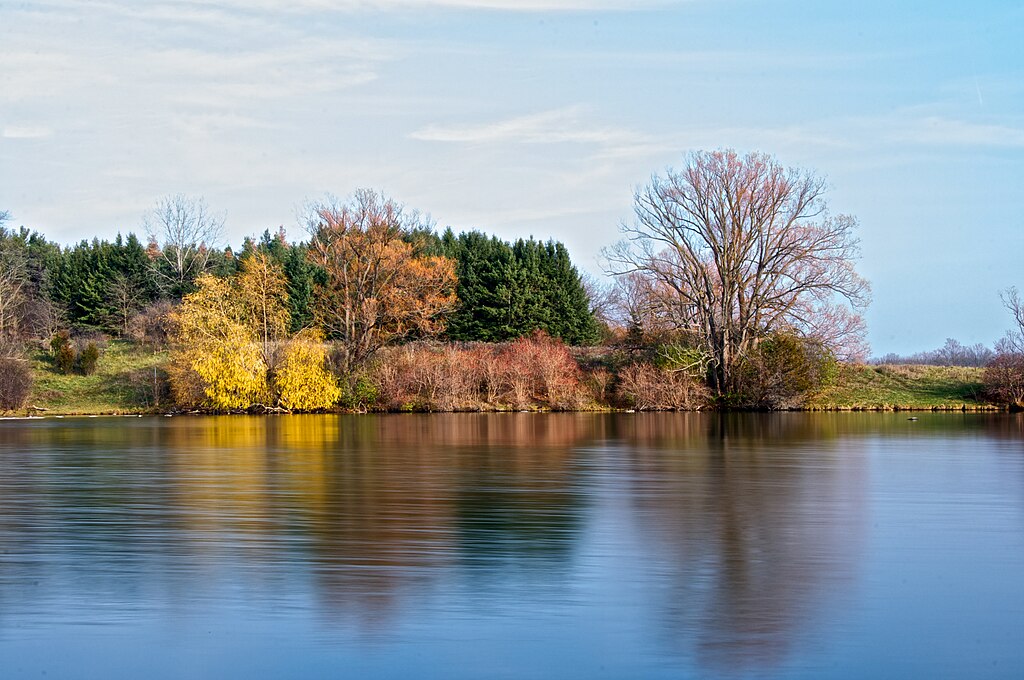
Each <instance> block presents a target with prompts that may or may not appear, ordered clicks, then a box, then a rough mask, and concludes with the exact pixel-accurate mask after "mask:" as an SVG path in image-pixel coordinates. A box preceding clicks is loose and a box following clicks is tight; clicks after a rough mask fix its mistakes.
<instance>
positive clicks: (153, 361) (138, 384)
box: [28, 341, 991, 415]
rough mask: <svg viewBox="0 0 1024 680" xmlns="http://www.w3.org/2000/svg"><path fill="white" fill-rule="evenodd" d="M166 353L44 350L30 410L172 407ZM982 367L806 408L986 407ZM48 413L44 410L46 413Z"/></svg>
mask: <svg viewBox="0 0 1024 680" xmlns="http://www.w3.org/2000/svg"><path fill="white" fill-rule="evenodd" d="M166 360H167V354H166V352H151V351H149V350H148V349H146V348H144V347H141V346H139V345H136V344H133V343H129V342H122V341H112V342H110V343H109V344H108V345H107V347H106V348H105V349H104V350H103V352H102V354H101V355H100V359H99V362H98V364H97V370H96V372H95V373H94V374H93V375H89V376H83V375H77V374H74V375H64V374H62V373H60V372H58V371H57V369H56V368H55V367H54V365H53V362H52V360H51V359H50V356H49V354H48V353H47V352H44V351H38V352H36V353H34V354H33V356H32V368H33V373H34V375H35V386H34V388H33V394H32V398H31V399H30V400H29V402H28V403H29V406H30V407H37V408H38V409H39V410H35V409H32V410H33V411H34V412H35V413H38V414H41V415H102V414H116V413H122V414H123V413H146V412H155V411H159V410H161V407H163V408H164V409H166V408H167V406H168V404H166V403H164V404H159V403H156V400H155V399H154V372H156V374H157V375H159V373H160V371H161V367H162V365H163V363H164V362H165V361H166ZM983 372H984V371H983V369H980V368H961V367H943V366H843V367H841V370H840V376H839V380H838V382H837V384H836V385H835V386H833V387H830V388H828V389H826V390H824V391H822V392H821V393H820V394H818V395H816V396H815V397H813V398H812V399H811V400H810V401H809V402H808V404H807V408H809V409H813V410H839V409H843V410H846V409H869V410H875V409H885V410H891V409H900V410H929V409H938V410H945V409H962V408H965V407H966V408H967V409H968V410H971V409H981V408H991V406H989V405H987V404H985V402H984V401H983V400H982V399H981V396H980V394H981V379H982V374H983ZM44 409H45V410H44Z"/></svg>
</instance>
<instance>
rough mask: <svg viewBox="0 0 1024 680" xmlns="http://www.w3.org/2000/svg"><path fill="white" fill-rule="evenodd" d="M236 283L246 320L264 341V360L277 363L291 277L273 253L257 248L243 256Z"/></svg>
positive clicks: (259, 340) (268, 364) (247, 324)
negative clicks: (285, 272) (289, 278)
mask: <svg viewBox="0 0 1024 680" xmlns="http://www.w3.org/2000/svg"><path fill="white" fill-rule="evenodd" d="M234 285H235V288H236V290H237V291H238V301H239V305H240V307H241V310H240V311H241V314H242V317H243V322H244V323H245V325H246V326H248V327H249V328H250V329H251V330H252V332H253V334H254V335H255V336H256V340H257V342H259V343H260V349H261V351H262V353H263V361H264V363H266V364H267V366H270V367H271V368H272V367H273V366H274V357H273V354H274V348H275V347H276V346H277V343H278V342H279V341H280V340H281V338H283V337H284V336H285V334H286V332H287V329H288V281H287V279H285V276H284V272H283V271H281V267H280V265H278V264H275V263H274V261H273V260H271V259H270V256H269V255H267V254H266V253H264V252H263V251H260V250H257V251H254V252H253V253H251V254H249V255H247V256H246V257H245V258H244V259H242V262H241V267H240V270H239V272H238V276H236V277H235V281H234Z"/></svg>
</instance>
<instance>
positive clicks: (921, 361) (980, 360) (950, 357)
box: [870, 338, 996, 367]
mask: <svg viewBox="0 0 1024 680" xmlns="http://www.w3.org/2000/svg"><path fill="white" fill-rule="evenodd" d="M995 358H996V352H995V351H994V350H992V349H991V348H989V347H986V346H985V345H983V344H982V343H980V342H979V343H976V344H974V345H964V344H962V343H960V342H959V341H958V340H954V339H953V338H947V339H946V344H945V345H943V346H942V347H940V348H938V349H933V350H930V351H926V352H916V353H914V354H909V355H901V354H896V353H895V352H890V353H889V354H886V355H884V356H881V357H878V358H875V359H872V360H871V362H870V363H872V364H875V365H908V364H910V365H917V366H968V367H983V366H988V364H989V363H990V362H991V361H992V360H993V359H995Z"/></svg>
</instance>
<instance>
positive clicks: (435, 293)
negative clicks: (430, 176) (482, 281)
mask: <svg viewBox="0 0 1024 680" xmlns="http://www.w3.org/2000/svg"><path fill="white" fill-rule="evenodd" d="M427 226H428V223H427V222H426V220H424V219H422V218H421V217H420V216H419V214H418V213H416V212H412V211H407V210H406V209H405V208H404V207H403V206H402V205H401V204H399V203H397V202H395V201H394V200H392V199H390V198H387V197H385V196H383V195H381V194H379V193H377V192H374V191H371V190H366V189H363V190H360V191H357V192H356V193H355V194H354V195H353V197H352V198H351V200H349V201H348V202H347V203H342V204H339V203H337V202H334V201H328V202H324V203H319V204H316V205H313V206H312V207H311V209H310V213H309V220H308V228H309V230H310V233H311V235H312V239H311V242H310V245H309V258H310V261H311V262H312V263H313V264H315V265H316V266H317V267H319V268H320V271H321V277H322V281H321V284H322V285H321V286H320V287H319V290H318V291H317V297H316V302H315V313H316V318H317V320H318V321H319V323H320V324H321V325H322V327H323V328H324V329H325V331H326V333H327V335H328V337H329V338H331V339H334V340H337V341H338V342H339V343H340V347H341V350H342V353H343V356H342V357H341V368H342V370H343V371H345V372H349V371H350V370H351V369H352V368H353V367H355V366H357V365H359V364H361V363H362V362H364V361H365V360H366V359H368V358H369V357H371V356H372V355H373V354H374V353H375V352H377V351H378V350H379V349H380V348H382V347H384V346H385V345H388V344H389V343H393V342H397V341H400V340H404V339H408V338H412V337H428V336H432V335H436V334H437V333H439V332H441V331H442V330H443V329H444V323H445V315H446V314H447V313H448V312H449V311H450V310H451V309H452V308H453V306H454V303H455V299H456V298H455V283H456V278H455V267H454V263H453V262H452V260H450V259H448V258H446V257H440V256H431V255H427V254H426V253H425V252H424V251H425V247H424V244H423V241H422V239H420V238H418V237H417V234H418V232H421V231H423V230H424V229H425V228H427Z"/></svg>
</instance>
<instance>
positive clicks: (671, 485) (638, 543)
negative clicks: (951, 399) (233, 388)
mask: <svg viewBox="0 0 1024 680" xmlns="http://www.w3.org/2000/svg"><path fill="white" fill-rule="evenodd" d="M1022 422H1024V420H1022V418H1021V417H1020V416H1016V417H1011V416H998V415H974V414H971V415H965V416H964V417H963V418H960V417H958V416H950V415H946V414H943V415H941V416H938V417H922V419H921V421H920V422H916V423H913V424H912V425H911V424H910V423H908V421H907V420H906V418H905V417H900V416H899V415H897V414H889V415H879V414H864V415H858V414H823V415H820V416H808V415H805V414H777V415H715V414H662V415H656V414H655V415H632V414H618V415H600V414H549V415H536V414H502V415H481V414H459V415H445V416H437V415H430V416H424V415H408V416H381V417H371V416H289V417H268V418H246V417H232V418H173V419H90V420H87V419H81V420H73V419H67V420H64V421H33V422H17V423H14V422H5V423H2V424H0V644H3V641H4V640H5V639H13V640H17V639H20V638H19V633H18V631H20V630H25V629H35V630H40V631H46V630H49V629H51V628H53V627H54V626H59V625H62V624H66V623H67V622H69V621H79V622H85V623H89V624H94V625H95V624H100V625H106V626H115V627H116V626H122V625H130V624H131V623H132V622H133V621H138V620H139V619H156V620H168V621H172V620H179V621H183V622H190V621H194V620H196V619H197V618H204V619H210V618H213V619H217V620H220V621H222V622H225V621H226V622H230V621H231V620H233V619H234V618H235V617H239V616H245V617H256V618H260V617H263V618H270V619H273V620H274V621H276V622H277V623H276V624H275V625H277V626H279V627H281V626H283V627H284V629H288V626H289V625H291V626H293V627H294V628H295V629H296V631H297V630H298V629H300V628H301V629H302V630H306V629H307V626H308V625H309V623H308V622H309V620H310V615H312V616H313V620H319V621H321V622H324V623H326V624H327V625H328V626H337V627H338V629H337V630H338V633H339V634H341V635H342V636H344V635H347V634H349V633H351V634H354V635H373V636H382V637H383V638H385V639H389V640H391V642H392V644H395V645H401V644H411V645H413V646H414V647H415V646H416V645H417V644H419V645H423V644H433V645H439V646H443V642H442V641H443V640H444V639H445V635H444V633H443V632H442V631H444V630H462V628H460V626H468V630H470V631H476V630H488V626H495V629H494V630H495V635H498V634H499V633H498V632H497V631H498V630H499V627H498V624H497V623H496V622H497V621H498V620H499V618H500V619H501V620H512V621H519V622H521V623H520V625H521V626H523V627H522V628H521V629H517V628H516V627H515V625H512V624H507V623H506V624H501V626H500V631H501V633H500V634H501V635H509V634H511V635H513V636H515V635H517V634H522V635H525V636H526V637H529V636H530V635H531V634H533V633H532V631H531V628H530V627H531V626H544V625H547V626H549V631H550V635H551V636H553V637H554V638H555V639H559V640H561V641H562V643H563V644H562V647H563V649H562V650H561V651H560V652H559V653H560V654H565V655H579V656H580V659H579V661H580V662H581V663H587V662H588V661H589V662H592V663H597V661H598V660H600V661H601V663H602V664H611V663H612V662H611V660H610V658H611V657H609V655H610V654H611V651H610V650H608V649H605V648H604V647H602V646H600V645H599V646H597V647H595V646H594V645H595V641H596V640H598V639H601V638H602V636H613V637H614V638H615V639H617V641H618V642H619V644H621V645H622V646H623V647H624V648H628V649H629V653H628V654H627V659H626V660H625V661H621V660H620V662H621V663H623V664H627V665H624V666H623V667H622V668H624V669H630V668H633V669H636V668H639V667H641V666H643V664H654V666H647V670H648V671H651V670H652V668H661V669H663V670H664V669H666V668H667V669H677V670H678V669H679V668H682V667H686V665H687V664H692V668H698V669H704V670H705V671H711V672H715V673H721V672H738V673H744V674H745V673H748V672H752V671H758V670H760V671H764V670H765V669H773V668H774V669H779V668H785V667H787V664H792V663H793V659H794V658H798V657H799V654H800V650H802V649H808V648H813V647H814V645H815V644H819V643H816V642H815V640H816V639H818V637H820V635H822V633H821V631H822V630H828V627H829V621H831V620H832V619H833V618H834V617H835V616H836V612H838V611H842V610H844V609H846V608H849V607H850V606H851V603H852V602H853V600H854V597H855V593H856V590H857V587H858V584H860V583H862V582H863V579H864V576H863V573H862V572H863V568H864V567H863V562H864V559H865V554H866V553H868V552H869V551H868V548H867V547H866V545H867V544H868V543H869V538H868V534H869V533H870V524H869V523H870V522H871V521H872V520H871V515H870V512H869V510H870V506H871V505H872V502H873V497H872V488H873V486H872V485H873V484H874V483H875V482H874V480H875V479H876V474H877V473H876V471H875V470H874V467H873V466H876V465H878V464H879V460H878V458H877V456H874V455H872V453H871V452H872V450H874V449H873V447H875V446H876V445H877V443H878V442H879V441H885V440H888V439H890V438H894V437H896V438H903V439H906V440H908V441H918V440H934V441H947V440H949V439H950V438H953V439H957V440H959V439H965V438H967V439H970V438H973V439H976V440H979V441H1007V442H1011V443H1012V445H1013V446H1018V445H1019V443H1020V442H1021V441H1022V440H1024V428H1022ZM1000 464H1007V465H1009V466H1010V468H1011V469H1012V470H1013V471H1015V472H1016V473H1018V477H1017V478H1018V479H1019V478H1020V476H1019V473H1020V471H1021V470H1022V469H1024V466H1022V465H1021V462H1020V458H1019V457H1017V458H1014V459H1012V460H1011V461H1009V462H1006V461H1005V460H1004V463H1000ZM1012 500H1013V501H1014V502H1016V503H1017V505H1016V506H1015V507H1016V509H1017V510H1018V511H1019V509H1020V507H1021V506H1022V505H1024V502H1022V499H1021V498H1020V497H1019V494H1018V496H1017V497H1015V498H1014V499H1012ZM502 617H503V618H502ZM545 617H547V618H545ZM467 622H468V623H467ZM300 624H301V625H300ZM420 624H422V625H424V626H426V627H425V628H423V629H422V630H420V629H417V630H420V632H419V633H417V634H415V635H413V634H412V633H410V632H409V629H410V626H413V627H415V626H417V625H420ZM426 624H430V625H429V626H427V625H426ZM509 625H511V628H509ZM296 634H298V633H296ZM466 634H467V635H469V634H470V633H466ZM472 634H476V633H475V632H473V633H472ZM334 639H335V640H337V638H334ZM149 642H150V643H154V644H156V643H158V642H159V641H154V640H150V641H149ZM819 642H820V641H819ZM652 644H653V645H655V646H656V647H657V648H658V649H659V650H660V651H659V652H658V653H655V654H653V655H652V654H651V653H650V652H649V651H647V652H644V651H643V650H644V649H648V650H649V649H650V645H652ZM588 650H590V651H588ZM154 652H155V653H158V650H154ZM630 654H631V655H632V657H630V656H629V655H630ZM606 657H608V658H606ZM616 658H619V657H616ZM668 660H671V661H668ZM547 661H552V659H547ZM629 664H631V665H629ZM659 664H660V665H659ZM665 664H668V665H667V666H666V665H665ZM538 667H540V668H544V667H546V666H545V660H544V659H541V660H539V666H538ZM527 670H528V668H527Z"/></svg>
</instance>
